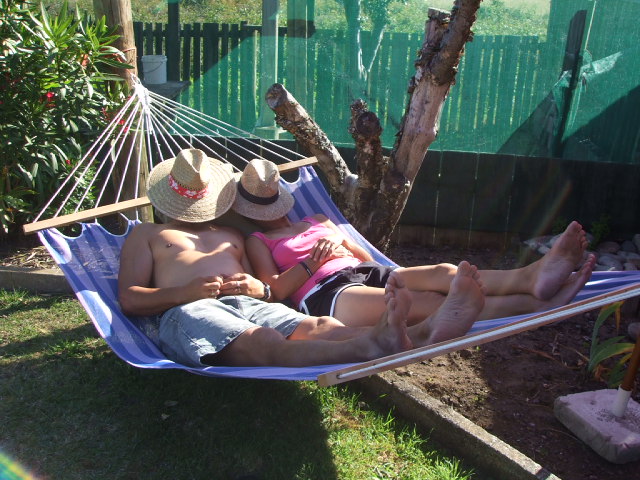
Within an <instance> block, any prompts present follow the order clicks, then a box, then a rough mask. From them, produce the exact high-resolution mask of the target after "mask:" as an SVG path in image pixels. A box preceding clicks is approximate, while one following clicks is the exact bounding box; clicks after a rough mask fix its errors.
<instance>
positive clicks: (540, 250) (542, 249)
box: [538, 245, 551, 255]
mask: <svg viewBox="0 0 640 480" xmlns="http://www.w3.org/2000/svg"><path fill="white" fill-rule="evenodd" d="M549 250H551V248H549V247H547V246H546V245H540V246H539V247H538V253H539V254H541V255H544V254H546V253H547V252H548V251H549Z"/></svg>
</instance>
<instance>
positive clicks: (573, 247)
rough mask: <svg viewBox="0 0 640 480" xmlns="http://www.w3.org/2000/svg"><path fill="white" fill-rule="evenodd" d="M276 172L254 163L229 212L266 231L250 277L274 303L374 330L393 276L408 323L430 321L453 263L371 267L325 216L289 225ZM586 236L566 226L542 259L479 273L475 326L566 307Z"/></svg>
mask: <svg viewBox="0 0 640 480" xmlns="http://www.w3.org/2000/svg"><path fill="white" fill-rule="evenodd" d="M279 180H280V176H279V173H278V169H277V167H276V165H275V164H274V163H272V162H269V161H267V160H257V159H256V160H252V161H251V162H250V163H249V164H248V165H247V167H246V168H245V169H244V172H243V173H242V175H241V176H239V177H238V192H237V195H236V200H235V203H234V205H233V209H234V210H235V211H236V212H238V213H240V214H241V215H243V216H245V217H247V218H249V219H251V220H253V221H254V222H255V223H256V224H257V225H259V226H260V227H263V228H264V229H265V231H264V233H260V232H255V233H253V234H251V235H250V236H249V237H248V238H247V240H246V249H247V254H248V257H249V260H250V262H251V264H252V266H253V269H254V271H255V274H256V276H257V277H258V278H259V279H260V280H262V281H263V282H266V283H267V284H268V285H270V287H271V293H272V295H273V298H274V299H275V300H276V301H277V300H284V299H286V298H290V299H291V301H292V302H294V303H295V306H296V307H297V308H298V309H300V310H301V311H304V312H306V313H308V314H310V315H317V316H321V315H330V316H334V317H336V318H338V319H339V320H340V321H342V322H343V323H345V324H347V325H350V326H363V325H366V324H369V325H370V324H373V323H375V322H376V321H377V320H378V319H379V318H380V315H381V314H382V313H383V312H384V311H385V302H384V286H385V283H386V281H387V278H388V277H389V274H390V273H391V272H392V271H395V272H397V274H398V275H399V276H400V277H401V278H402V281H403V283H404V284H405V285H406V286H407V287H408V289H409V290H410V292H411V295H412V300H413V301H412V303H411V308H410V311H409V318H408V324H409V325H412V324H415V323H417V322H420V321H422V320H424V319H425V317H427V316H429V315H431V314H432V313H433V312H434V311H436V310H437V309H438V307H439V306H440V305H441V304H442V302H443V301H444V299H445V298H446V295H447V293H448V292H449V287H450V285H451V280H452V279H453V278H454V276H455V274H456V270H457V267H456V266H455V265H452V264H447V263H443V264H438V265H423V266H417V267H408V268H403V267H400V268H395V267H387V266H384V265H380V264H379V263H376V262H373V259H372V258H371V256H370V255H369V253H368V252H367V251H366V250H364V249H363V248H362V247H360V246H359V245H358V244H356V243H355V242H353V241H352V240H351V239H349V238H347V237H345V236H344V235H343V234H342V233H341V232H340V230H339V229H338V228H337V227H336V225H335V224H334V223H333V222H331V221H330V220H329V219H328V218H327V217H326V216H324V215H321V214H317V215H314V216H310V217H305V218H304V219H302V221H300V222H297V223H292V222H291V221H289V219H288V218H287V216H286V214H287V213H288V212H289V210H291V208H292V207H293V204H294V199H293V197H292V196H291V194H289V192H287V191H286V190H285V189H283V188H282V187H281V186H280V185H279ZM586 247H587V240H586V234H585V232H584V230H583V229H582V227H581V226H580V224H579V223H577V222H572V223H571V224H570V225H569V226H568V227H567V229H566V230H565V231H564V233H563V234H562V235H561V236H560V237H559V239H558V240H557V241H556V243H555V244H554V245H553V247H552V248H551V250H550V251H549V252H548V253H547V254H546V255H545V256H544V257H543V258H541V259H540V260H538V261H536V262H534V263H532V264H530V265H527V266H525V267H522V268H518V269H514V270H480V271H479V273H480V279H481V281H482V284H483V290H484V293H485V295H486V297H485V306H484V308H483V310H482V311H481V313H480V317H479V319H481V320H483V319H490V318H501V317H507V316H512V315H518V314H524V313H531V312H535V311H540V310H546V309H549V308H553V307H557V306H561V305H564V304H567V303H569V302H570V301H571V300H573V298H574V297H575V296H576V294H577V293H578V292H579V291H580V289H581V288H582V287H583V286H584V284H585V283H586V282H587V281H588V280H589V278H590V276H591V273H592V271H593V267H594V265H595V257H594V256H593V255H592V254H589V255H587V257H586V260H585V261H584V263H583V265H582V267H581V268H580V269H579V270H578V271H577V272H574V270H575V269H576V267H577V266H578V265H579V264H580V263H581V262H582V261H583V260H584V256H585V249H586Z"/></svg>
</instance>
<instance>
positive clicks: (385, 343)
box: [371, 273, 413, 358]
mask: <svg viewBox="0 0 640 480" xmlns="http://www.w3.org/2000/svg"><path fill="white" fill-rule="evenodd" d="M384 301H385V304H386V305H387V310H386V311H385V312H384V313H383V314H382V317H381V318H380V321H379V322H378V325H376V326H375V327H374V329H373V331H372V336H373V340H374V348H377V349H378V351H377V352H376V351H375V350H374V352H373V353H372V355H371V358H377V357H381V356H384V355H390V354H392V353H398V352H403V351H405V350H410V349H411V348H413V343H412V342H411V340H409V337H408V336H407V317H408V315H409V310H410V309H411V292H409V290H408V289H407V287H406V286H405V284H404V282H403V281H402V279H401V278H400V277H399V276H398V275H394V274H393V273H392V274H391V275H390V276H389V279H388V280H387V285H386V286H385V294H384Z"/></svg>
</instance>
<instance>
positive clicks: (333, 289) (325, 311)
mask: <svg viewBox="0 0 640 480" xmlns="http://www.w3.org/2000/svg"><path fill="white" fill-rule="evenodd" d="M395 269H396V267H387V266H385V265H380V264H379V263H377V262H363V263H361V264H360V265H358V266H356V267H348V268H343V269H342V270H338V271H337V272H336V273H334V274H333V275H331V276H330V277H328V278H325V279H324V280H322V281H321V282H320V283H318V285H317V286H316V287H315V288H313V289H311V290H310V292H309V293H308V294H307V295H306V296H305V297H304V298H303V299H302V301H301V302H300V305H299V309H300V310H301V311H302V312H304V313H306V314H308V315H313V316H315V317H321V316H324V315H328V316H333V312H334V309H335V304H336V299H337V298H338V295H339V294H340V293H341V292H342V291H343V290H344V289H345V288H348V287H352V286H354V285H364V286H367V287H377V288H384V286H385V285H386V283H387V279H388V278H389V274H390V273H391V272H393V271H394V270H395Z"/></svg>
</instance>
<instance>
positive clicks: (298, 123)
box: [265, 83, 355, 215]
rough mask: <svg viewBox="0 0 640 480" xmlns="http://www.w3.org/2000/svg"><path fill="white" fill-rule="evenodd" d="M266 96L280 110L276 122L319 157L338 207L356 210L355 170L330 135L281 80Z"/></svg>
mask: <svg viewBox="0 0 640 480" xmlns="http://www.w3.org/2000/svg"><path fill="white" fill-rule="evenodd" d="M265 99H266V101H267V105H269V107H270V108H271V110H273V111H274V112H275V114H276V123H277V124H278V125H280V126H281V127H282V128H284V129H285V130H287V131H288V132H289V133H291V134H292V135H293V136H294V137H296V139H297V140H298V142H299V143H300V144H301V145H302V146H303V147H304V148H305V150H307V151H308V152H309V154H310V155H313V156H315V157H317V158H318V165H319V166H320V168H321V169H322V171H323V172H324V173H325V175H326V176H327V179H328V181H329V183H330V184H331V186H332V192H333V193H334V199H333V200H334V201H335V203H336V205H337V206H338V208H340V209H341V210H342V211H343V213H344V212H350V211H351V210H352V203H351V196H352V194H351V193H350V190H351V188H350V185H352V184H353V183H354V181H350V178H352V177H353V174H351V172H350V171H349V167H347V164H346V163H345V161H344V160H343V158H342V156H341V155H340V153H339V152H338V149H337V148H336V147H335V146H334V145H333V143H331V141H330V140H329V137H327V135H326V134H325V133H324V132H323V131H322V129H321V128H320V126H319V125H318V124H317V123H316V122H315V121H314V120H313V119H312V118H311V117H310V116H309V114H308V113H307V111H306V110H305V109H304V107H303V106H302V105H300V103H298V101H297V100H296V99H295V98H294V97H293V95H291V93H289V92H288V91H287V89H286V88H284V86H282V85H281V84H279V83H276V84H274V85H272V86H271V88H269V90H267V94H266V98H265ZM353 180H355V179H353ZM345 215H346V213H345Z"/></svg>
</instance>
